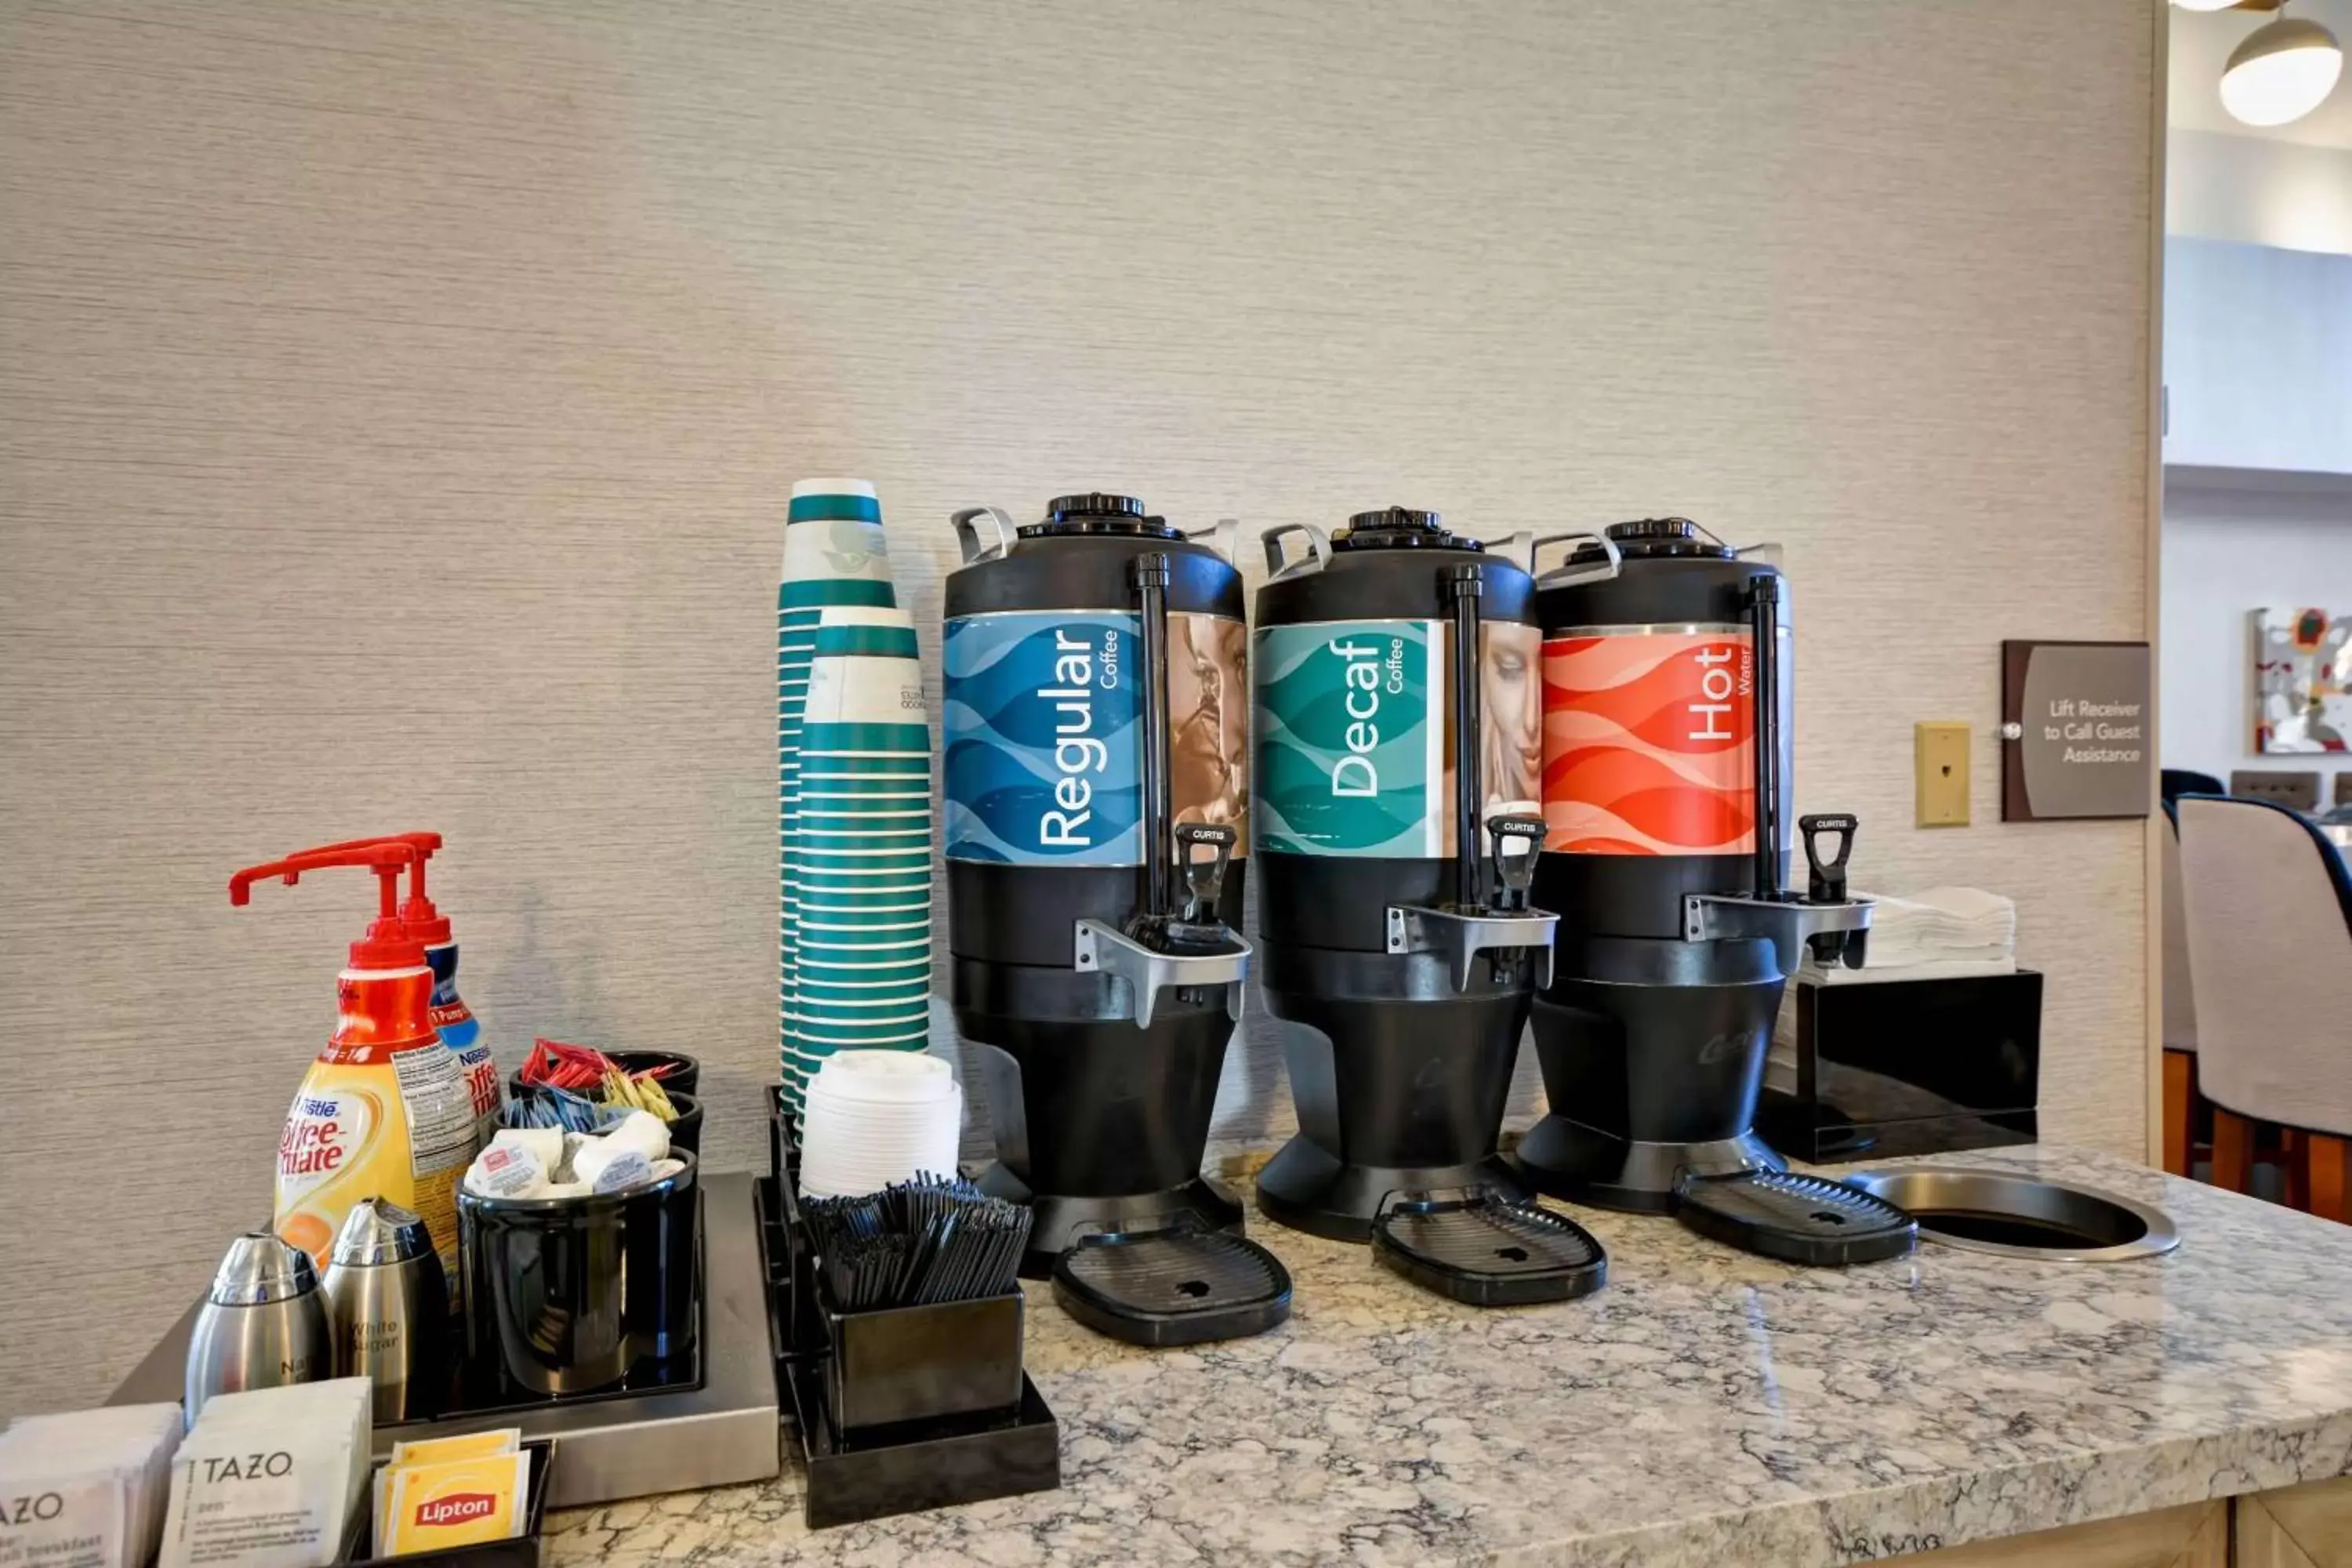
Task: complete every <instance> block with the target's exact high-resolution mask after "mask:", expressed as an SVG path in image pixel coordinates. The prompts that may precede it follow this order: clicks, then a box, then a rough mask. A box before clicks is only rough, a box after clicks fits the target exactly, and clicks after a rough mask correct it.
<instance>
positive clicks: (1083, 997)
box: [941, 494, 1289, 1343]
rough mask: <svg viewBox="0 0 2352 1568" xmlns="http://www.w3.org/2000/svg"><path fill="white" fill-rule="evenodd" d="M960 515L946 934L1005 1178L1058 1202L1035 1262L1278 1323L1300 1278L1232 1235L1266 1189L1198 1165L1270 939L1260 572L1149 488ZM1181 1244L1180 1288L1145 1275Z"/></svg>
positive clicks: (1200, 1334) (1077, 1306)
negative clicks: (1250, 1193)
mask: <svg viewBox="0 0 2352 1568" xmlns="http://www.w3.org/2000/svg"><path fill="white" fill-rule="evenodd" d="M954 521H955V526H956V529H957V531H958V533H959V535H960V537H961V543H962V548H963V559H964V564H963V566H962V567H961V569H960V570H958V571H957V572H955V573H953V574H950V576H949V578H948V581H947V629H946V635H945V637H944V638H943V639H942V643H941V648H942V653H941V658H942V662H943V664H944V666H945V671H946V703H945V711H944V728H945V748H946V762H945V769H944V771H945V780H946V791H945V793H946V861H947V880H948V906H949V911H950V939H949V947H950V954H951V958H952V966H953V974H954V1005H955V1016H956V1024H957V1027H958V1028H959V1029H960V1030H961V1032H962V1035H963V1037H964V1038H965V1039H966V1040H968V1041H970V1042H971V1044H972V1045H973V1046H975V1047H978V1052H977V1055H978V1057H979V1059H980V1063H981V1070H982V1078H983V1080H984V1082H985V1084H986V1088H987V1095H988V1107H989V1113H990V1119H991V1121H992V1123H993V1125H994V1128H995V1134H996V1144H997V1154H998V1159H997V1162H996V1163H995V1164H993V1165H992V1166H991V1167H990V1168H989V1169H988V1171H987V1173H985V1174H984V1175H983V1176H982V1179H981V1184H982V1186H983V1187H984V1188H986V1189H987V1190H988V1191H989V1192H991V1193H992V1194H996V1195H998V1196H1002V1197H1007V1198H1013V1199H1015V1200H1017V1201H1020V1202H1024V1203H1028V1204H1030V1205H1033V1206H1034V1209H1035V1220H1034V1228H1033V1230H1032V1232H1031V1239H1030V1250H1029V1253H1028V1256H1027V1257H1026V1258H1024V1273H1027V1274H1029V1275H1031V1276H1032V1277H1043V1276H1046V1275H1049V1274H1050V1275H1052V1276H1053V1277H1054V1278H1055V1281H1056V1288H1057V1294H1059V1295H1060V1297H1061V1300H1063V1303H1064V1305H1065V1306H1067V1307H1070V1308H1071V1310H1073V1312H1074V1313H1076V1314H1077V1315H1079V1316H1081V1317H1082V1318H1083V1319H1085V1321H1087V1322H1089V1323H1090V1324H1091V1325H1092V1326H1094V1327H1097V1328H1100V1329H1103V1330H1104V1331H1107V1332H1112V1333H1120V1334H1123V1335H1125V1336H1126V1337H1131V1338H1142V1339H1149V1340H1150V1341H1151V1342H1163V1343H1164V1342H1171V1341H1172V1340H1176V1339H1185V1338H1191V1339H1204V1338H1216V1337H1222V1336H1223V1334H1225V1333H1230V1332H1239V1331H1248V1330H1250V1329H1253V1328H1257V1327H1265V1326H1267V1325H1268V1324H1270V1323H1271V1322H1272V1321H1278V1316H1269V1315H1268V1314H1269V1313H1270V1312H1271V1311H1272V1310H1273V1302H1274V1300H1275V1298H1276V1296H1278V1297H1279V1302H1280V1310H1281V1312H1283V1313H1286V1312H1287V1310H1288V1300H1289V1280H1288V1278H1287V1276H1286V1275H1284V1274H1283V1273H1282V1271H1281V1265H1280V1264H1279V1263H1278V1262H1276V1260H1275V1259H1274V1258H1273V1257H1272V1256H1271V1255H1270V1254H1267V1253H1265V1252H1264V1251H1263V1250H1262V1249H1260V1248H1257V1247H1254V1246H1252V1245H1251V1244H1249V1243H1246V1242H1244V1241H1241V1240H1240V1239H1239V1238H1238V1236H1237V1235H1223V1234H1219V1233H1225V1232H1238V1231H1239V1230H1240V1228H1241V1224H1242V1211H1241V1205H1239V1204H1238V1203H1236V1202H1235V1201H1234V1198H1233V1197H1232V1195H1231V1194H1228V1193H1226V1192H1224V1191H1223V1190H1222V1189H1221V1188H1219V1187H1218V1186H1217V1185H1215V1184H1213V1183H1212V1182H1210V1181H1208V1180H1207V1179H1205V1178H1204V1177H1203V1176H1202V1173H1201V1157H1202V1151H1203V1148H1204V1146H1205V1145H1206V1143H1207V1141H1208V1134H1209V1118H1210V1113H1211V1111H1212V1110H1213V1109H1214V1106H1215V1102H1216V1095H1217V1079H1218V1076H1219V1074H1220V1072H1221V1070H1222V1069H1223V1065H1224V1058H1225V1047H1226V1044H1227V1042H1228V1041H1230V1040H1231V1039H1232V1037H1233V1032H1234V1023H1235V1021H1236V1020H1237V1019H1238V1018H1239V1017H1240V1016H1241V1007H1242V982H1243V978H1244V974H1245V973H1246V972H1247V969H1248V965H1249V960H1250V948H1249V944H1248V943H1247V942H1244V941H1243V940H1242V938H1241V936H1240V934H1239V928H1240V926H1241V921H1242V870H1243V855H1244V845H1245V842H1246V829H1247V814H1248V811H1249V805H1250V792H1249V753H1248V748H1247V735H1248V729H1247V712H1246V710H1245V709H1244V703H1245V701H1246V700H1247V695H1246V694H1247V691H1248V679H1249V674H1248V643H1247V638H1246V636H1245V634H1244V626H1243V618H1242V617H1243V601H1242V582H1241V574H1240V573H1239V572H1237V571H1235V570H1234V565H1233V563H1232V561H1231V560H1230V559H1229V556H1228V552H1227V551H1225V550H1221V549H1219V548H1217V547H1216V546H1215V544H1213V543H1211V542H1202V540H1201V539H1200V538H1196V537H1188V536H1187V535H1185V534H1184V533H1183V532H1181V531H1179V530H1178V529H1176V528H1173V527H1171V526H1170V525H1169V523H1168V522H1167V521H1166V520H1165V519H1163V518H1160V517H1155V516H1151V515H1150V514H1149V513H1147V511H1146V510H1145V509H1144V506H1143V503H1142V502H1140V501H1139V500H1134V499H1133V498H1131V497H1127V496H1118V495H1102V494H1087V495H1071V496H1064V497H1061V498H1060V499H1058V500H1055V501H1054V502H1053V504H1052V505H1051V506H1050V507H1049V508H1048V509H1047V510H1046V514H1045V519H1044V521H1040V522H1037V523H1034V524H1030V525H1027V526H1024V527H1020V528H1018V529H1015V528H1014V527H1013V524H1012V520H1011V519H1010V518H1008V517H1006V515H1005V514H1004V513H1003V512H1002V511H999V510H996V509H995V508H993V507H980V508H974V509H971V510H965V511H961V512H958V513H957V514H956V516H955V519H954ZM1220 532H1221V533H1222V534H1223V537H1224V538H1225V539H1228V540H1229V539H1230V537H1231V529H1230V527H1229V526H1222V525H1221V530H1220ZM1146 1238H1150V1239H1149V1240H1148V1242H1147V1240H1146ZM1179 1255H1181V1258H1183V1259H1184V1267H1182V1268H1173V1271H1172V1272H1169V1273H1167V1274H1166V1276H1165V1278H1164V1279H1158V1280H1157V1282H1156V1284H1154V1285H1153V1286H1152V1289H1154V1290H1157V1291H1159V1292H1160V1293H1162V1294H1166V1295H1168V1296H1169V1299H1168V1300H1158V1299H1157V1298H1156V1297H1152V1298H1151V1299H1145V1298H1146V1297H1150V1296H1151V1291H1150V1290H1146V1291H1144V1293H1143V1295H1141V1296H1138V1295H1132V1294H1129V1293H1128V1287H1129V1284H1131V1283H1133V1280H1134V1278H1135V1277H1139V1276H1146V1275H1149V1274H1150V1268H1149V1265H1150V1264H1151V1263H1153V1262H1154V1261H1158V1262H1163V1263H1169V1264H1171V1268H1172V1267H1173V1264H1174V1262H1175V1260H1176V1258H1178V1257H1179ZM1203 1284H1205V1285H1206V1286H1207V1287H1208V1288H1207V1289H1198V1290H1193V1289H1184V1290H1181V1291H1180V1290H1179V1289H1178V1288H1179V1287H1186V1286H1195V1285H1203ZM1277 1285H1278V1287H1279V1289H1278V1290H1277V1289H1275V1287H1276V1286H1277ZM1171 1320H1181V1325H1180V1326H1171Z"/></svg>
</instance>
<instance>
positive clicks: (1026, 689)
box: [940, 610, 1143, 866]
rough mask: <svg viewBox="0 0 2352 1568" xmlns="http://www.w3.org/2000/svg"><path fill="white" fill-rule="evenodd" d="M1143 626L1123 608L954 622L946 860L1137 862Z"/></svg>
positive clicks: (944, 647) (946, 732)
mask: <svg viewBox="0 0 2352 1568" xmlns="http://www.w3.org/2000/svg"><path fill="white" fill-rule="evenodd" d="M1141 629H1142V621H1141V619H1140V617H1139V616H1137V615H1136V614H1135V613H1133V612H1132V611H1124V610H1050V611H1032V612H1019V613H1014V614H1008V615H982V616H962V617H960V618H958V619H955V620H951V621H950V622H948V624H947V636H946V637H945V639H944V641H943V642H942V644H941V649H940V661H941V663H942V664H943V666H944V667H945V676H946V687H947V700H946V706H945V710H944V712H943V714H942V718H941V729H942V731H943V737H944V739H945V742H946V752H947V756H946V764H945V766H946V778H945V781H944V782H945V786H946V787H945V795H946V803H947V809H946V827H947V847H946V853H947V856H948V858H950V859H953V860H987V861H994V862H997V863H999V864H1004V865H1014V866H1139V865H1141V864H1142V863H1143V832H1142V829H1141V827H1140V826H1139V820H1138V819H1139V816H1140V814H1141V810H1142V795H1143V791H1142V772H1141V765H1140V755H1139V750H1140V748H1139V735H1138V731H1139V729H1140V727H1141V724H1140V721H1141V712H1142V700H1141V691H1140V689H1139V684H1138V680H1139V676H1140V674H1141V670H1140V668H1139V660H1140V656H1141V652H1142V649H1141V646H1140V643H1139V634H1140V632H1141Z"/></svg>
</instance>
